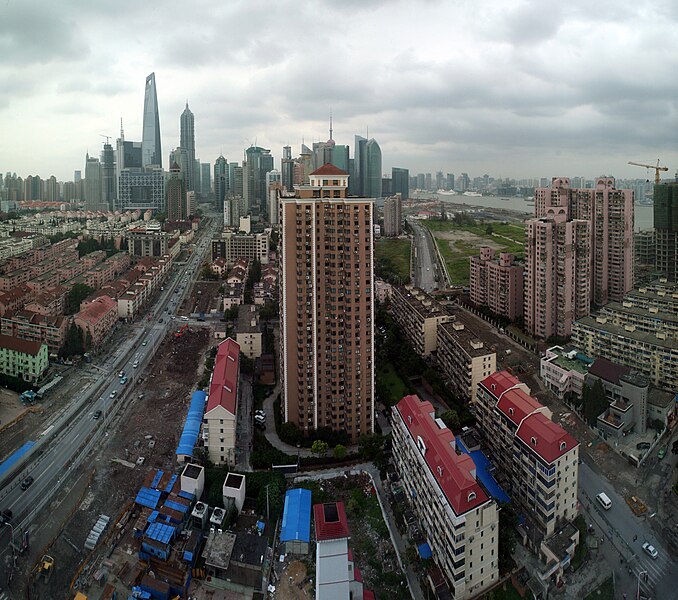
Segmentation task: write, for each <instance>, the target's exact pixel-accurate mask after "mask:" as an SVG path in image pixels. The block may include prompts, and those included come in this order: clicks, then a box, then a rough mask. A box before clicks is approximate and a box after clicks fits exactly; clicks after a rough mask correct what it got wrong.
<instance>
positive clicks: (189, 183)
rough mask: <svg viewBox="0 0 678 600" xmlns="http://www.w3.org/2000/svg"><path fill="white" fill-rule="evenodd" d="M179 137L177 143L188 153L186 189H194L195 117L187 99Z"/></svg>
mask: <svg viewBox="0 0 678 600" xmlns="http://www.w3.org/2000/svg"><path fill="white" fill-rule="evenodd" d="M180 125H181V137H180V141H179V145H180V146H181V147H182V148H186V151H187V153H188V169H187V171H186V190H187V191H195V180H196V175H195V172H194V169H195V119H194V117H193V113H192V112H191V111H190V110H189V108H188V100H187V101H186V108H185V109H184V112H182V113H181V118H180Z"/></svg>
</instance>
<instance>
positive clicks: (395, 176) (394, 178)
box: [391, 167, 410, 200]
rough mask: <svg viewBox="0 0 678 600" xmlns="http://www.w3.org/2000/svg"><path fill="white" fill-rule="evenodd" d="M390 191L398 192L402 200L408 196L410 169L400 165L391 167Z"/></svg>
mask: <svg viewBox="0 0 678 600" xmlns="http://www.w3.org/2000/svg"><path fill="white" fill-rule="evenodd" d="M391 186H392V188H393V189H392V190H391V193H392V194H393V195H395V194H400V197H401V198H402V199H403V200H408V199H409V197H410V171H409V169H401V168H400V167H393V168H392V169H391Z"/></svg>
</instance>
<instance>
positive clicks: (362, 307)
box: [280, 164, 374, 442]
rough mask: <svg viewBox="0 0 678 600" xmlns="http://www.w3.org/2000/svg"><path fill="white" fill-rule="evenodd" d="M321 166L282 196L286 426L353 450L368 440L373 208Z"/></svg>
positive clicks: (344, 178)
mask: <svg viewBox="0 0 678 600" xmlns="http://www.w3.org/2000/svg"><path fill="white" fill-rule="evenodd" d="M348 179H349V176H348V173H346V172H345V171H342V170H341V169H338V168H337V167H335V166H334V165H331V164H326V165H323V166H322V167H320V168H319V169H317V170H316V171H314V172H313V173H311V174H310V178H309V182H310V185H303V186H299V187H297V188H296V189H295V195H294V196H292V195H285V194H281V197H280V226H281V245H280V248H281V261H280V268H281V282H282V285H281V307H282V313H281V314H282V318H281V326H282V329H281V336H280V338H281V349H280V350H281V352H280V364H281V373H282V384H283V398H284V399H283V406H284V419H285V421H286V422H292V423H294V424H295V425H297V426H298V427H299V429H300V430H301V431H302V433H304V434H305V435H310V434H311V433H312V432H313V431H314V430H316V429H318V428H319V427H330V428H331V429H333V430H335V431H345V432H346V433H347V434H348V436H349V438H350V439H351V440H352V441H353V442H356V441H357V440H358V438H359V437H360V436H361V435H363V434H367V433H372V432H373V431H374V288H373V286H374V240H373V236H372V231H373V220H372V215H373V205H374V201H373V200H372V199H367V198H349V197H347V189H348Z"/></svg>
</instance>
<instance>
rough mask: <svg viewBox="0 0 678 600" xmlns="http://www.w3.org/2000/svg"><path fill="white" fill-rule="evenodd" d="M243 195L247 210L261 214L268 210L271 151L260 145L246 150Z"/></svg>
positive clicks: (271, 165) (271, 168)
mask: <svg viewBox="0 0 678 600" xmlns="http://www.w3.org/2000/svg"><path fill="white" fill-rule="evenodd" d="M245 156H246V157H247V158H246V160H245V162H244V163H243V195H244V197H245V203H246V206H247V210H248V211H250V212H252V213H254V214H259V213H260V212H262V211H265V210H266V173H268V172H269V171H272V170H273V156H271V151H270V150H267V149H266V148H260V147H259V146H250V147H249V148H247V150H245Z"/></svg>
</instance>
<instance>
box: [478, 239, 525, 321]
mask: <svg viewBox="0 0 678 600" xmlns="http://www.w3.org/2000/svg"><path fill="white" fill-rule="evenodd" d="M469 260H470V283H469V288H470V295H471V301H472V302H473V303H474V304H476V305H478V306H487V307H488V308H489V309H490V310H491V311H492V312H493V313H495V314H497V315H500V316H502V317H506V318H507V319H509V320H510V321H515V320H516V319H518V318H520V317H522V316H523V267H522V265H517V264H515V261H514V257H513V254H511V253H509V252H502V253H501V254H500V255H499V258H498V259H495V258H494V250H493V249H492V248H490V247H489V246H481V248H480V256H472V257H471V258H470V259H469Z"/></svg>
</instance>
